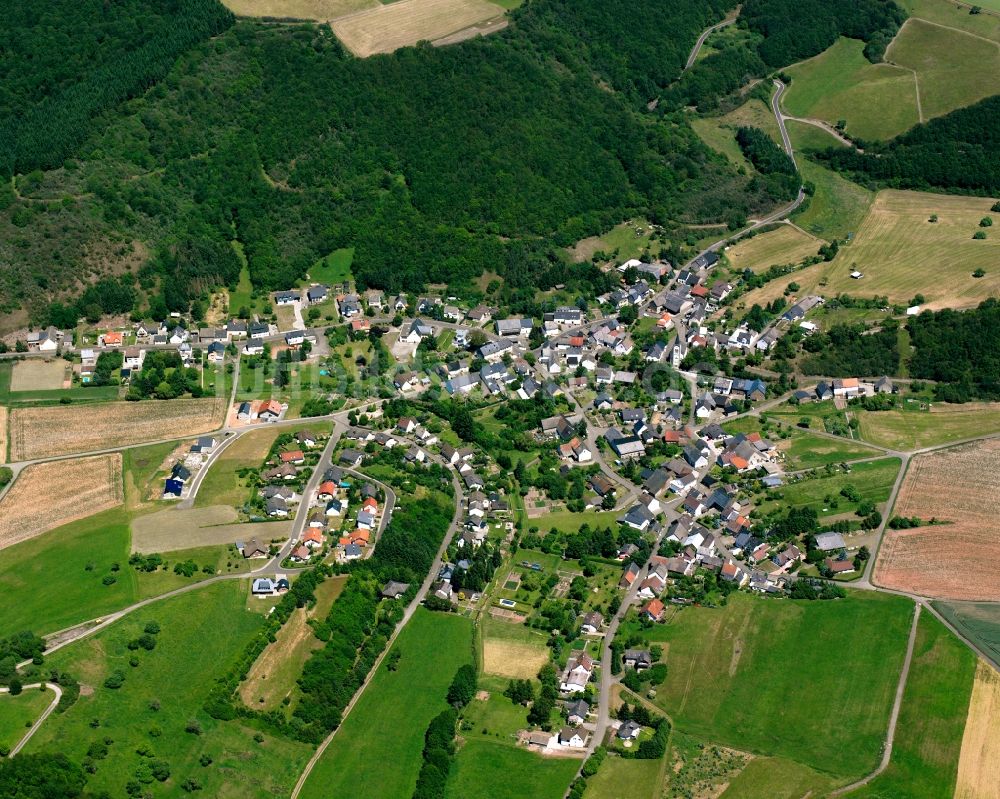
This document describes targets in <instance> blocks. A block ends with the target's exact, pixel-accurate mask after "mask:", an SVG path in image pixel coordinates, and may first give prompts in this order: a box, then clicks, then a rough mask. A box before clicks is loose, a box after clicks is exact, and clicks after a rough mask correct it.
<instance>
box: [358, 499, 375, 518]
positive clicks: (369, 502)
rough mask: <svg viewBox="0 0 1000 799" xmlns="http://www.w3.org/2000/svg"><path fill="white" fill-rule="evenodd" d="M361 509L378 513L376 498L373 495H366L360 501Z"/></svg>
mask: <svg viewBox="0 0 1000 799" xmlns="http://www.w3.org/2000/svg"><path fill="white" fill-rule="evenodd" d="M361 509H362V510H366V511H368V512H369V513H373V514H374V513H378V500H377V499H375V497H366V498H365V501H364V502H362V503H361Z"/></svg>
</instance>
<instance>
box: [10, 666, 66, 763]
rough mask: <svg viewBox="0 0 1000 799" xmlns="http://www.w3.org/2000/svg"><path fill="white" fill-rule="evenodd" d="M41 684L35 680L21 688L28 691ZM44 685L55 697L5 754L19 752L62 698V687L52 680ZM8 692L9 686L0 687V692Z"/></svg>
mask: <svg viewBox="0 0 1000 799" xmlns="http://www.w3.org/2000/svg"><path fill="white" fill-rule="evenodd" d="M41 686H42V683H40V682H35V683H32V684H31V685H25V686H23V689H22V690H24V691H29V690H32V689H34V690H37V689H39V688H41ZM45 687H46V688H48V689H49V690H50V691H53V692H54V693H55V695H56V697H55V699H53V700H52V701H51V702H50V703H49V706H48V707H47V708H45V710H43V711H42V715H40V716H39V717H38V718H37V719H35V723H34V724H32V725H31V729H29V730H28V731H27V732H26V733H25V734H24V737H23V738H21V740H20V741H18V742H17V743H16V744H15V745H14V748H13V749H11V750H10V754H9V755H7V757H14V755H16V754H17V753H18V752H20V751H21V750H22V749H23V748H24V746H25V744H27V743H28V741H30V740H31V736H33V735H34V734H35V733H36V732H38V729H39V727H41V726H42V722H43V721H45V719H47V718H48V717H49V716H51V715H52V711H53V710H55V709H56V707H57V706H58V705H59V700H60V699H62V693H63V692H62V688H61V687H59V686H58V685H56V684H55V683H54V682H47V683H45ZM8 693H10V688H7V687H3V688H0V694H8Z"/></svg>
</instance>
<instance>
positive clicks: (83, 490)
mask: <svg viewBox="0 0 1000 799" xmlns="http://www.w3.org/2000/svg"><path fill="white" fill-rule="evenodd" d="M123 501H124V491H123V489H122V456H121V453H119V452H115V453H112V454H110V455H97V456H95V457H91V458H73V459H67V460H61V461H55V462H53V463H39V464H35V465H34V466H29V467H27V468H26V469H25V470H24V471H23V472H21V474H20V475H19V476H18V478H17V480H16V481H15V482H14V485H12V486H11V487H10V490H9V491H8V492H7V493H6V494H5V495H4V497H3V499H2V500H0V549H3V548H4V547H9V546H12V545H13V544H17V543H20V542H21V541H26V540H28V539H29V538H34V537H35V536H37V535H41V534H42V533H44V532H46V531H47V530H51V529H53V528H55V527H59V526H61V525H64V524H68V523H69V522H72V521H75V520H76V519H83V518H85V517H87V516H93V515H94V514H95V513H100V512H101V511H103V510H107V509H108V508H113V507H115V506H116V505H121V504H122V502H123Z"/></svg>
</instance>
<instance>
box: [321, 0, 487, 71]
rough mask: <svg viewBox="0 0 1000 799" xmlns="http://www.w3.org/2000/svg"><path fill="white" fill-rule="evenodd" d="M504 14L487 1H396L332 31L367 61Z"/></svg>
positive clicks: (337, 24)
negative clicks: (375, 55) (368, 57)
mask: <svg viewBox="0 0 1000 799" xmlns="http://www.w3.org/2000/svg"><path fill="white" fill-rule="evenodd" d="M503 13H504V10H503V9H502V8H500V6H496V5H493V3H488V2H486V0H399V2H397V3H390V4H389V5H384V6H381V5H380V6H377V7H375V8H371V9H368V10H366V11H359V12H358V13H357V14H352V15H350V16H348V17H344V18H342V19H338V20H336V21H334V22H333V23H332V24H331V27H332V28H333V32H334V33H335V34H337V38H339V39H340V41H342V42H343V43H344V44H345V45H346V46H347V48H348V49H349V50H350V51H351V52H352V53H354V54H355V55H359V56H361V57H366V56H370V55H374V54H375V53H391V52H392V51H393V50H398V49H399V48H400V47H406V46H407V45H412V44H416V43H417V42H420V41H424V40H429V41H434V40H435V39H440V38H442V37H444V36H448V35H449V34H452V33H455V32H456V31H460V30H462V29H463V28H468V27H471V26H473V25H477V24H479V23H481V22H485V21H486V20H489V19H493V18H494V17H501V16H503Z"/></svg>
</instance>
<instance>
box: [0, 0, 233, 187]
mask: <svg viewBox="0 0 1000 799" xmlns="http://www.w3.org/2000/svg"><path fill="white" fill-rule="evenodd" d="M232 22H233V17H232V14H230V13H229V12H228V11H227V10H226V9H225V8H224V7H223V6H222V5H220V4H219V3H218V2H217V1H216V0H160V1H159V2H152V1H151V0H18V1H17V2H16V3H8V4H6V6H5V8H4V14H3V21H2V22H0V56H2V57H0V120H3V121H2V122H0V174H2V175H8V176H9V175H10V174H11V172H13V171H19V172H26V171H28V170H30V169H34V168H36V167H54V166H58V165H59V164H61V163H62V161H63V159H64V158H65V157H66V156H67V155H69V154H70V153H71V152H72V151H73V149H74V148H75V147H76V146H77V145H78V144H80V142H82V141H83V139H84V138H85V137H86V135H87V133H88V132H89V130H90V124H91V120H92V118H93V117H94V116H96V115H97V114H99V113H101V112H102V111H104V110H105V109H107V108H110V107H113V106H114V105H116V104H117V103H119V102H121V101H122V100H125V99H127V98H129V97H134V96H136V95H137V94H141V93H142V92H144V91H145V90H146V89H148V88H149V87H150V86H151V85H153V84H154V83H155V82H156V81H158V80H160V79H161V78H162V77H163V76H164V75H166V74H167V71H168V70H169V69H170V67H171V66H173V63H174V61H175V60H176V58H177V56H179V55H180V54H181V53H183V52H185V51H186V50H188V49H189V48H190V47H191V46H192V45H194V44H196V43H197V42H200V41H202V40H204V39H207V38H208V37H210V36H214V35H216V34H218V33H220V32H221V31H223V30H225V29H226V28H227V27H229V26H230V25H231V24H232Z"/></svg>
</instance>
